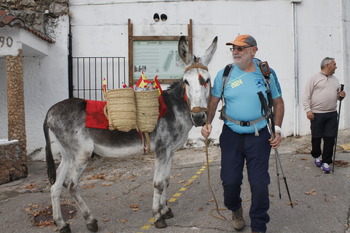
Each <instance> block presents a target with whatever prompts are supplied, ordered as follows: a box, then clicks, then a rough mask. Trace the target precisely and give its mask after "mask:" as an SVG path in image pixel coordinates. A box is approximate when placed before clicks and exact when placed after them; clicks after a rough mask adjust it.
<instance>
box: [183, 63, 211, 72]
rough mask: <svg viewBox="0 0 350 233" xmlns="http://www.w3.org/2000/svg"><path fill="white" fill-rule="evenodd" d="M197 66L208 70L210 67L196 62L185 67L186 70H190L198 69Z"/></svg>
mask: <svg viewBox="0 0 350 233" xmlns="http://www.w3.org/2000/svg"><path fill="white" fill-rule="evenodd" d="M196 68H201V69H203V70H206V71H208V67H206V66H204V65H200V64H198V63H196V64H194V65H190V66H189V67H187V68H186V69H185V72H187V71H189V70H190V69H196Z"/></svg>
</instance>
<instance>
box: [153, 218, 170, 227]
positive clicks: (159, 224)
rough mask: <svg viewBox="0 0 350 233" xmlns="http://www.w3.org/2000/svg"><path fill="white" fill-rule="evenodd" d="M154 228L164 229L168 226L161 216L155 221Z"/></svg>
mask: <svg viewBox="0 0 350 233" xmlns="http://www.w3.org/2000/svg"><path fill="white" fill-rule="evenodd" d="M154 226H155V227H156V228H166V227H167V226H168V225H167V224H166V222H165V218H164V217H163V216H162V217H160V218H158V219H157V221H155V222H154Z"/></svg>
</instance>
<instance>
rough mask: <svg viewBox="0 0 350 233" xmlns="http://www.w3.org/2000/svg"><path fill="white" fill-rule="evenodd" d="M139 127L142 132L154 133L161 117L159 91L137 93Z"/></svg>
mask: <svg viewBox="0 0 350 233" xmlns="http://www.w3.org/2000/svg"><path fill="white" fill-rule="evenodd" d="M135 97H136V98H135V99H136V108H137V112H136V118H137V127H138V129H139V130H140V131H141V132H152V131H153V130H154V128H155V126H156V124H157V121H158V115H159V109H158V106H159V102H158V90H152V91H135Z"/></svg>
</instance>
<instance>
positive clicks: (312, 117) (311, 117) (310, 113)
mask: <svg viewBox="0 0 350 233" xmlns="http://www.w3.org/2000/svg"><path fill="white" fill-rule="evenodd" d="M306 117H307V119H309V120H311V121H312V120H314V119H315V115H314V113H313V112H311V111H308V112H307V113H306Z"/></svg>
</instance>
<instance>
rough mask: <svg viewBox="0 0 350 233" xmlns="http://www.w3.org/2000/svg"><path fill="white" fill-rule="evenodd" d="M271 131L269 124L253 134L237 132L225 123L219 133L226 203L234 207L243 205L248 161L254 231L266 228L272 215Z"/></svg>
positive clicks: (233, 209)
mask: <svg viewBox="0 0 350 233" xmlns="http://www.w3.org/2000/svg"><path fill="white" fill-rule="evenodd" d="M270 137H271V135H270V133H269V132H268V130H267V128H266V127H265V128H263V129H262V130H260V131H259V136H255V135H254V134H238V133H235V132H233V131H232V130H231V129H230V128H229V127H228V126H227V125H225V124H224V126H223V129H222V133H221V135H220V147H221V173H220V177H221V180H222V185H223V189H224V204H225V206H226V207H227V208H228V209H229V210H231V211H235V210H237V209H239V208H240V207H241V206H242V199H241V196H240V195H241V185H242V180H243V168H244V162H246V164H247V172H248V180H249V184H250V191H251V193H252V195H251V206H250V211H249V216H250V219H251V228H252V231H256V232H266V224H267V223H268V222H269V220H270V217H269V215H268V213H267V211H268V209H269V190H268V185H269V184H270V175H269V172H268V169H269V157H270V152H271V146H270V143H269V139H270Z"/></svg>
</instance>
